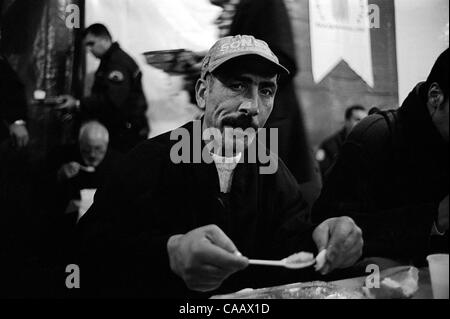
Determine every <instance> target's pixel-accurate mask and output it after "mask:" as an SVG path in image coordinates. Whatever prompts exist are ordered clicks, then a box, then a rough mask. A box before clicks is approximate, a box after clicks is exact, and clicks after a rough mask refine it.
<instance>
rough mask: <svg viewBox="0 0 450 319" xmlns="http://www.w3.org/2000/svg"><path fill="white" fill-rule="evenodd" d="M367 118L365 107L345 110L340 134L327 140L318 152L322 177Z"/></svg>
mask: <svg viewBox="0 0 450 319" xmlns="http://www.w3.org/2000/svg"><path fill="white" fill-rule="evenodd" d="M366 116H367V111H366V109H365V108H364V106H361V105H353V106H350V107H348V108H347V109H346V110H345V124H344V127H343V128H341V129H340V130H339V131H338V132H336V133H334V134H333V135H331V136H330V137H328V138H326V139H325V140H324V141H323V142H322V143H321V144H320V146H319V149H318V150H317V152H316V160H317V161H318V162H319V165H320V171H321V173H322V177H325V175H326V172H327V171H328V170H329V169H330V167H331V166H332V165H333V163H334V162H335V161H336V158H337V156H338V155H339V151H340V150H341V147H342V145H343V144H344V141H345V139H346V138H347V136H348V135H349V134H350V132H351V130H352V129H353V127H354V126H355V125H356V124H358V123H359V122H360V121H361V120H362V119H363V118H365V117H366Z"/></svg>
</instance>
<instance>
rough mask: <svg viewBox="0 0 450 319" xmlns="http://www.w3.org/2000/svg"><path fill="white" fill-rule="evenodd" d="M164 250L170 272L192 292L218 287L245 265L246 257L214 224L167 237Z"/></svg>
mask: <svg viewBox="0 0 450 319" xmlns="http://www.w3.org/2000/svg"><path fill="white" fill-rule="evenodd" d="M167 251H168V253H169V260H170V268H171V269H172V271H173V272H174V273H176V274H177V275H178V276H180V277H181V278H182V279H183V280H184V282H185V283H186V285H187V287H188V288H189V289H191V290H195V291H201V292H206V291H211V290H214V289H217V288H218V287H220V285H221V284H222V282H223V281H224V280H225V279H226V278H228V277H229V276H230V275H231V274H233V273H235V272H237V271H239V270H242V269H244V268H245V267H247V266H248V259H247V258H245V257H243V256H242V255H241V254H240V253H239V252H238V250H237V249H236V247H235V246H234V244H233V242H232V241H231V240H230V239H229V238H228V237H227V235H225V233H224V232H223V231H222V230H221V229H220V228H219V227H217V226H215V225H209V226H204V227H201V228H197V229H194V230H192V231H191V232H189V233H187V234H185V235H174V236H172V237H170V239H169V240H168V242H167Z"/></svg>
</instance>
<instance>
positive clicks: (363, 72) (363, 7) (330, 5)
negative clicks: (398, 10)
mask: <svg viewBox="0 0 450 319" xmlns="http://www.w3.org/2000/svg"><path fill="white" fill-rule="evenodd" d="M309 18H310V30H311V56H312V73H313V77H314V81H315V82H316V83H319V82H320V81H322V80H323V78H324V77H325V76H327V75H328V74H329V73H330V72H331V71H332V70H333V69H334V68H335V67H336V65H337V64H339V63H340V62H341V61H342V60H344V61H345V62H346V63H347V64H348V65H349V66H350V68H351V69H352V70H353V71H354V72H356V73H357V74H358V75H359V76H360V77H361V78H362V79H363V80H364V81H365V82H366V83H367V84H368V85H369V86H371V87H373V85H374V79H373V69H372V54H371V42H370V21H369V20H370V19H369V5H368V0H309Z"/></svg>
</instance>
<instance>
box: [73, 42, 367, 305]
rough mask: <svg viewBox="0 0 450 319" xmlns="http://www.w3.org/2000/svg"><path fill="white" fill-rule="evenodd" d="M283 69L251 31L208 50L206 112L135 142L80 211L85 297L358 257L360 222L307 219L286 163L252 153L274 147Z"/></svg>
mask: <svg viewBox="0 0 450 319" xmlns="http://www.w3.org/2000/svg"><path fill="white" fill-rule="evenodd" d="M285 72H287V70H286V68H285V67H283V66H282V65H281V64H280V63H279V60H278V58H277V57H276V56H275V55H274V54H273V52H272V51H271V50H270V48H269V46H268V45H267V44H266V43H265V42H263V41H261V40H258V39H255V38H254V37H251V36H247V35H242V36H241V35H239V36H235V37H225V38H222V39H220V40H219V41H218V42H217V43H216V44H215V45H214V46H213V47H212V48H211V49H210V51H209V53H208V54H207V56H206V57H205V59H204V60H203V64H202V72H201V77H200V79H199V80H198V82H197V85H196V92H197V104H198V107H200V108H201V109H203V110H204V116H203V118H202V120H201V121H194V122H190V123H187V124H186V125H184V126H183V127H181V128H178V129H175V130H174V131H172V132H168V133H165V134H162V135H159V136H157V137H155V138H153V139H151V140H149V141H146V142H145V143H142V144H141V145H140V146H138V147H137V148H135V149H134V150H133V151H131V152H130V153H129V154H128V155H127V156H126V158H125V159H124V161H123V162H122V163H121V166H120V168H119V170H117V171H116V173H115V174H114V176H112V177H111V178H110V179H109V182H108V183H107V184H106V185H105V186H104V187H102V188H100V189H99V190H98V191H97V194H96V197H95V200H94V204H93V206H92V207H91V209H90V210H89V211H88V212H87V213H86V214H85V215H84V216H83V217H82V218H81V219H80V221H79V223H78V227H77V236H76V240H75V242H76V243H78V245H79V256H78V258H79V260H78V261H77V262H79V265H80V268H81V269H83V272H84V275H83V276H84V279H83V280H84V294H87V295H90V296H94V297H95V296H96V297H104V296H110V297H112V296H116V297H117V296H122V297H123V296H128V297H131V296H133V297H153V298H170V297H172V298H174V297H188V296H190V297H203V298H205V297H210V296H211V295H212V294H218V293H221V292H232V291H236V290H240V289H242V288H246V287H254V288H257V287H261V286H265V285H266V286H268V285H275V284H276V283H278V284H282V283H286V282H289V281H291V282H292V280H294V281H298V279H299V278H300V277H304V278H309V279H310V280H311V279H312V278H314V276H315V273H314V272H313V271H312V270H311V269H309V270H306V271H299V272H292V271H289V270H283V269H268V268H266V267H248V266H249V260H248V258H250V257H251V258H258V259H281V258H283V257H286V256H288V255H290V254H292V253H295V252H299V251H310V252H312V253H317V252H318V251H324V249H327V251H326V252H325V251H324V253H323V254H325V260H326V262H325V264H324V265H323V267H321V268H320V271H321V272H322V273H323V274H326V273H329V272H331V271H333V270H335V269H338V268H347V267H350V266H352V265H353V264H354V263H355V262H356V261H357V260H358V258H359V256H360V252H361V249H362V245H363V242H362V235H361V232H360V230H359V228H358V227H357V226H356V225H355V224H354V223H353V221H352V220H351V219H349V218H346V217H341V218H336V219H329V220H326V221H324V222H323V223H321V224H320V225H312V224H310V223H309V221H308V215H307V213H306V208H307V204H306V203H305V201H304V200H303V197H302V195H301V191H300V189H299V186H298V184H297V182H296V181H295V178H294V177H293V176H292V174H291V173H290V172H289V170H288V169H287V168H286V166H285V165H284V163H283V162H282V161H278V157H277V156H276V155H275V154H271V155H270V160H271V163H273V164H275V166H274V167H276V169H275V170H273V171H272V172H267V173H265V172H264V170H261V168H262V167H263V165H262V164H261V162H260V160H256V159H255V160H253V161H251V160H250V159H251V158H252V157H251V156H249V151H250V150H249V147H250V145H253V146H254V147H263V150H265V151H266V152H265V154H267V149H266V148H265V147H264V146H260V145H259V139H258V138H257V134H256V133H257V131H259V130H260V129H261V128H262V127H263V126H264V124H265V122H266V120H267V118H268V117H269V115H270V113H271V111H272V108H273V107H274V100H275V95H276V93H277V86H278V84H277V79H278V76H279V75H280V74H282V73H285ZM243 130H245V131H246V132H247V133H248V134H244V135H243V134H242V132H243ZM185 138H187V140H186V139H185ZM180 144H181V145H183V147H182V151H181V152H182V153H183V154H181V156H187V160H186V161H182V162H181V163H180V162H179V161H178V155H180V154H179V151H180V149H179V145H180ZM195 145H197V146H199V147H198V148H197V147H196V146H195ZM253 146H252V147H253ZM177 150H178V151H177ZM253 151H254V149H253ZM177 154H178V155H177ZM192 156H193V157H192ZM196 157H198V158H199V159H200V160H199V162H195V160H193V159H192V158H196ZM241 159H242V161H241ZM244 256H245V257H244ZM247 257H248V258H247ZM81 289H83V288H81Z"/></svg>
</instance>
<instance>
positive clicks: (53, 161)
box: [48, 121, 121, 214]
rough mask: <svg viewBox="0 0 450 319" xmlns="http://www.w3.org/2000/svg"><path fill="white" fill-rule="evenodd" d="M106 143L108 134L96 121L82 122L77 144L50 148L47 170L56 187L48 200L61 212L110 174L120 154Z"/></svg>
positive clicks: (97, 185) (98, 185)
mask: <svg viewBox="0 0 450 319" xmlns="http://www.w3.org/2000/svg"><path fill="white" fill-rule="evenodd" d="M108 146H109V133H108V130H107V129H106V127H105V126H103V125H102V124H101V123H99V122H97V121H89V122H86V123H84V124H83V125H82V126H81V128H80V131H79V137H78V144H74V145H65V146H62V147H60V148H58V149H57V150H55V151H53V153H52V154H51V155H50V159H49V161H48V162H49V163H48V165H49V171H50V175H51V180H53V185H54V187H55V194H56V195H55V196H52V198H53V199H52V200H49V202H50V203H54V204H56V206H55V208H54V209H55V210H56V213H58V214H61V213H64V211H65V210H66V209H67V207H68V204H69V203H70V201H72V200H80V191H81V190H83V189H97V188H98V187H100V186H101V185H102V184H103V183H104V182H105V180H106V179H107V177H108V176H109V175H110V174H111V173H112V171H113V170H114V168H115V167H116V165H117V164H118V162H119V161H120V159H121V154H120V153H119V152H117V151H115V150H113V149H111V148H109V147H108Z"/></svg>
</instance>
